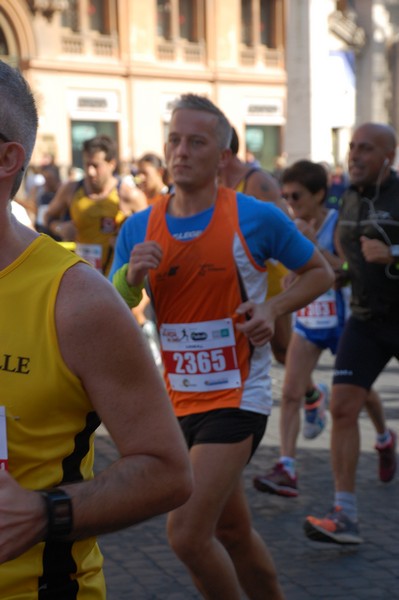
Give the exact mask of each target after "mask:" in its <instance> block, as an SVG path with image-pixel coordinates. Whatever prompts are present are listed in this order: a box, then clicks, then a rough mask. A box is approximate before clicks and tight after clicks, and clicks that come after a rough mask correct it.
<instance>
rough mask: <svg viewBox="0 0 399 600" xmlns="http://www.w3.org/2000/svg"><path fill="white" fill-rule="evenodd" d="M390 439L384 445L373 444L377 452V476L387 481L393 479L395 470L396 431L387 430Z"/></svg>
mask: <svg viewBox="0 0 399 600" xmlns="http://www.w3.org/2000/svg"><path fill="white" fill-rule="evenodd" d="M389 433H390V434H391V441H390V442H389V443H388V444H385V445H384V446H379V445H378V444H376V445H375V449H376V450H377V452H378V454H379V476H380V480H381V481H383V482H384V483H388V481H391V479H393V477H394V475H395V472H396V443H397V437H396V433H395V432H394V431H392V430H391V429H390V430H389Z"/></svg>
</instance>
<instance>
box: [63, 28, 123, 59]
mask: <svg viewBox="0 0 399 600" xmlns="http://www.w3.org/2000/svg"><path fill="white" fill-rule="evenodd" d="M61 47H62V52H63V53H64V54H70V55H85V54H88V55H91V56H98V57H99V58H100V57H101V58H104V57H107V58H117V56H118V39H117V36H109V35H100V34H99V33H97V32H92V33H91V34H88V35H87V34H85V35H83V34H81V33H73V32H68V33H64V34H63V35H62V37H61Z"/></svg>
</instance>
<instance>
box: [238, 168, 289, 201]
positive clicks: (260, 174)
mask: <svg viewBox="0 0 399 600" xmlns="http://www.w3.org/2000/svg"><path fill="white" fill-rule="evenodd" d="M247 177H248V178H247V184H246V187H245V192H246V193H247V194H249V195H251V196H255V197H256V198H259V199H260V200H266V201H268V202H274V201H276V200H278V199H279V198H280V197H281V193H280V186H279V184H278V182H277V180H276V179H275V178H274V177H273V175H271V174H270V173H268V172H267V171H264V170H262V169H255V170H253V171H252V172H251V171H249V172H248V175H247Z"/></svg>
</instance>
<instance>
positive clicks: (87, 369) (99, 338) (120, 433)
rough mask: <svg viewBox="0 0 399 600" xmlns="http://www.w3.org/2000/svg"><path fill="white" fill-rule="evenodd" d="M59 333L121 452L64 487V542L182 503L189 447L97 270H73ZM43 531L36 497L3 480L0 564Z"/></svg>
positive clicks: (130, 321) (132, 329) (63, 291)
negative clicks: (68, 501)
mask: <svg viewBox="0 0 399 600" xmlns="http://www.w3.org/2000/svg"><path fill="white" fill-rule="evenodd" d="M56 326H57V333H58V338H59V343H60V350H61V353H62V355H63V357H64V360H65V362H66V364H67V365H68V366H69V368H70V369H71V370H72V371H73V372H74V373H75V374H76V375H77V376H78V377H79V378H80V379H81V381H82V384H83V386H84V388H85V390H86V391H87V394H88V396H89V398H90V400H91V403H92V405H93V408H94V410H96V412H97V413H98V415H99V417H100V418H101V419H102V421H103V423H104V425H105V426H106V428H107V430H108V431H109V433H110V435H111V437H112V438H113V440H114V442H115V444H116V447H117V448H118V451H119V453H120V458H119V459H118V460H117V461H116V462H114V463H113V464H112V465H111V466H109V467H108V468H107V469H106V470H104V471H103V472H101V473H100V474H99V475H98V476H96V477H95V478H94V479H93V480H91V481H86V482H81V483H76V484H71V485H68V486H66V485H65V486H62V487H63V489H65V490H67V491H68V493H69V494H70V496H71V498H72V505H73V515H74V528H73V532H72V534H71V536H70V537H71V538H72V539H78V538H84V537H88V536H91V535H95V534H100V533H105V532H109V531H113V530H117V529H119V528H121V527H125V526H128V525H133V524H134V523H138V522H140V521H143V520H144V519H147V518H149V517H152V516H154V515H156V514H160V513H164V512H167V511H169V510H171V509H173V508H176V507H177V506H179V505H181V504H182V503H184V502H185V501H186V500H187V499H188V497H189V495H190V493H191V471H190V466H189V460H188V453H187V449H186V445H185V442H184V439H183V436H182V434H181V432H180V429H179V426H178V424H177V420H176V418H175V416H174V414H173V411H172V408H171V403H170V400H169V398H168V396H167V393H166V390H165V387H164V384H163V381H162V379H161V377H160V375H159V373H158V371H157V369H156V367H155V364H154V361H153V358H152V356H151V354H150V351H149V349H148V346H147V345H146V342H145V340H144V338H143V336H142V334H141V332H140V329H139V327H138V326H137V324H136V323H135V320H134V318H133V317H132V315H131V313H130V311H129V309H128V308H127V306H126V305H125V303H124V302H123V300H122V299H121V298H120V297H119V296H118V294H117V292H116V291H115V290H114V289H113V287H112V285H111V284H110V283H109V282H108V281H106V280H105V279H104V278H103V277H102V276H101V275H99V274H98V273H96V272H95V271H94V270H93V269H90V267H88V266H87V265H83V264H79V265H76V266H74V267H72V268H71V269H70V270H69V271H68V272H67V273H66V274H65V275H64V277H63V280H62V283H61V287H60V291H59V295H58V299H57V309H56ZM5 502H7V506H8V508H7V510H5V509H4V505H5ZM14 507H15V509H14ZM46 523H47V519H46V515H45V510H44V502H43V499H42V498H41V497H40V495H39V494H38V493H37V492H32V491H30V490H23V489H22V488H21V487H20V486H19V485H18V484H17V483H16V482H15V481H14V480H13V479H12V478H11V477H10V476H9V475H8V473H4V472H0V562H4V561H5V560H9V559H10V558H13V557H16V556H18V555H19V554H21V552H23V551H25V550H26V549H28V548H29V547H30V546H32V545H33V544H34V543H36V542H38V541H40V540H41V539H43V537H44V535H45V531H46Z"/></svg>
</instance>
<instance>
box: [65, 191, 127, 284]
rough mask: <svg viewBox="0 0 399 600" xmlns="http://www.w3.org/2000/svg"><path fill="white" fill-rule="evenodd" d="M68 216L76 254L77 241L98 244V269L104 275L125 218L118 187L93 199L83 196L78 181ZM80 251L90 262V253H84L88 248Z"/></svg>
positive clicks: (85, 243)
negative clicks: (74, 234)
mask: <svg viewBox="0 0 399 600" xmlns="http://www.w3.org/2000/svg"><path fill="white" fill-rule="evenodd" d="M70 215H71V218H72V220H73V222H74V224H75V227H76V242H77V244H78V247H77V251H78V253H79V244H81V245H91V246H97V247H98V248H99V252H100V256H101V265H100V268H101V270H102V272H103V273H104V275H107V274H108V272H109V270H110V268H111V264H112V258H113V249H114V244H115V239H116V236H117V234H118V231H119V229H120V226H121V224H122V223H123V221H124V220H125V218H126V215H125V214H124V213H123V212H122V211H121V210H120V207H119V194H118V190H117V188H114V189H113V190H112V191H111V193H110V194H109V195H108V196H107V198H102V199H101V200H93V199H92V198H90V197H89V196H87V195H86V192H85V189H84V185H83V182H81V185H79V187H78V188H77V190H76V193H75V195H74V197H73V199H72V202H71V206H70ZM82 250H83V254H82V256H83V257H84V258H86V259H87V260H89V262H92V261H91V260H90V256H89V255H88V254H85V253H84V251H85V250H86V251H88V250H90V249H89V248H83V249H82ZM93 264H94V263H93Z"/></svg>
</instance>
